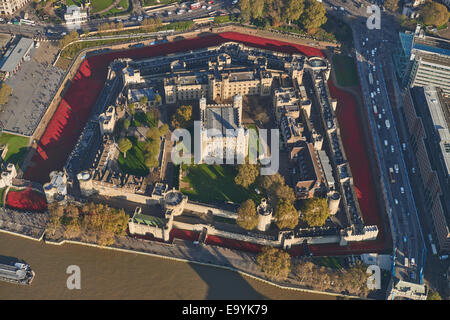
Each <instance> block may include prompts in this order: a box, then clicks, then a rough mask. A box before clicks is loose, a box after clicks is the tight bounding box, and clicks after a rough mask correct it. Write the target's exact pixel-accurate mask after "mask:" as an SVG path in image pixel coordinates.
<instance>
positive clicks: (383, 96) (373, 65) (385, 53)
mask: <svg viewBox="0 0 450 320" xmlns="http://www.w3.org/2000/svg"><path fill="white" fill-rule="evenodd" d="M367 5H369V4H368V3H365V5H363V6H362V7H361V8H358V6H355V4H354V2H351V1H348V0H347V1H346V2H342V1H340V0H330V1H329V2H328V7H329V8H330V7H331V11H332V12H334V13H335V14H337V15H341V16H344V18H345V19H349V20H351V23H350V26H351V27H352V29H353V35H354V43H355V50H356V56H357V65H358V69H359V73H360V77H361V79H360V80H361V87H362V91H363V95H364V100H365V103H366V107H367V108H368V114H369V119H370V124H371V131H372V134H373V137H374V141H375V147H376V152H377V156H378V159H379V162H380V166H381V174H382V181H383V182H384V189H385V190H386V195H385V196H386V198H387V204H388V208H389V209H388V210H389V212H388V214H389V215H390V220H391V228H392V229H393V230H394V236H393V238H394V248H395V249H394V250H395V266H396V268H395V273H396V275H397V276H398V277H399V278H401V279H404V280H406V281H417V280H421V279H418V277H417V275H418V274H419V272H420V270H421V268H422V267H423V265H424V258H425V256H426V251H425V250H426V248H425V244H424V240H423V235H422V231H421V226H420V222H419V220H418V217H417V210H416V206H415V201H414V197H413V194H412V190H411V187H410V182H409V176H408V171H407V168H406V165H405V161H404V151H402V149H403V143H404V142H406V141H404V140H400V139H399V136H398V132H397V127H396V121H395V119H394V116H393V109H392V106H391V103H390V101H389V97H388V91H387V88H386V84H385V80H384V74H383V69H384V68H392V66H391V65H389V64H386V63H385V62H386V61H390V57H391V55H392V49H393V47H394V45H395V39H396V34H397V32H398V27H397V24H396V23H395V22H393V18H392V17H391V16H390V15H387V14H382V17H381V29H379V30H376V29H374V30H369V29H368V28H367V27H366V18H365V17H367V16H368V14H367V13H366V8H367ZM333 6H334V7H336V8H338V9H337V10H336V9H333V8H332V7H333ZM339 7H343V8H344V9H345V10H340V9H339ZM369 74H371V77H372V79H369V77H370V76H369ZM405 150H408V149H405ZM390 170H392V174H390V173H389V171H390ZM405 258H408V266H405V262H406V259H405ZM411 259H414V260H415V264H416V266H414V267H413V266H411ZM411 272H414V274H413V278H414V279H413V278H412V277H411Z"/></svg>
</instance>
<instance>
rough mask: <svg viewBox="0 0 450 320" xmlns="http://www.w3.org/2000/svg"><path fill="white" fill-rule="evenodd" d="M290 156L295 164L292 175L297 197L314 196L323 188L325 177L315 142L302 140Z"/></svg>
mask: <svg viewBox="0 0 450 320" xmlns="http://www.w3.org/2000/svg"><path fill="white" fill-rule="evenodd" d="M290 157H291V160H292V161H294V164H295V167H294V169H293V173H292V177H293V180H294V186H295V194H296V196H297V198H300V199H307V198H312V197H314V195H315V194H316V192H318V191H319V190H320V189H321V188H322V186H323V182H324V177H323V172H322V169H321V167H320V162H319V159H318V156H317V154H316V152H315V150H314V147H313V144H312V143H306V142H305V141H301V142H300V144H299V145H298V146H295V147H293V148H292V150H291V154H290Z"/></svg>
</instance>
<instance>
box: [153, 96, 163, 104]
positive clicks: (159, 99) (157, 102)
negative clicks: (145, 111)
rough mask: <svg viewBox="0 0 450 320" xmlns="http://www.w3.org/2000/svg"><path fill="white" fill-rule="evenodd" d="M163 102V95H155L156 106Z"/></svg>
mask: <svg viewBox="0 0 450 320" xmlns="http://www.w3.org/2000/svg"><path fill="white" fill-rule="evenodd" d="M161 101H162V98H161V95H159V94H157V95H155V104H156V105H159V104H160V103H161Z"/></svg>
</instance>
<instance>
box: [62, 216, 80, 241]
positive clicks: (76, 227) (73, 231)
mask: <svg viewBox="0 0 450 320" xmlns="http://www.w3.org/2000/svg"><path fill="white" fill-rule="evenodd" d="M80 233H81V226H80V222H79V221H78V219H72V220H71V221H70V222H69V224H68V225H67V226H66V230H65V231H64V237H66V238H75V237H78V236H79V235H80Z"/></svg>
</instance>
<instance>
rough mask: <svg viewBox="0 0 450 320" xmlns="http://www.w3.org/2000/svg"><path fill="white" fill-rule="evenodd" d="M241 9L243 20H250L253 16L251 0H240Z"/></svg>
mask: <svg viewBox="0 0 450 320" xmlns="http://www.w3.org/2000/svg"><path fill="white" fill-rule="evenodd" d="M239 9H240V10H241V19H242V21H243V22H245V23H247V22H249V21H250V16H251V1H250V0H239Z"/></svg>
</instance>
